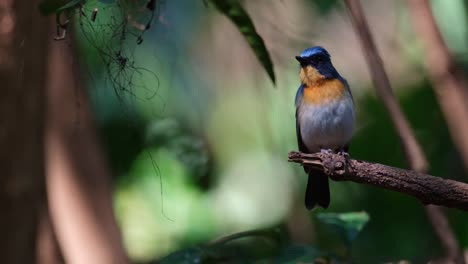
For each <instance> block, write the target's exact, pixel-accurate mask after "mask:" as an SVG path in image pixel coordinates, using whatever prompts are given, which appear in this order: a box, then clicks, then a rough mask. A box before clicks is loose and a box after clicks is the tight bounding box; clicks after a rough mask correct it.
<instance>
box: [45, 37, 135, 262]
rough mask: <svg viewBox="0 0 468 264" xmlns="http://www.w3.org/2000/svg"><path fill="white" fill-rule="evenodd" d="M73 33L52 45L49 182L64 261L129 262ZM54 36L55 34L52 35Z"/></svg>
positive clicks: (54, 225)
mask: <svg viewBox="0 0 468 264" xmlns="http://www.w3.org/2000/svg"><path fill="white" fill-rule="evenodd" d="M72 37H73V36H72V34H67V39H66V40H64V41H58V42H54V41H52V42H51V43H50V46H49V53H50V56H49V59H50V62H49V73H48V78H49V82H48V90H47V112H46V135H45V140H46V172H47V174H46V182H47V193H48V198H49V208H50V214H51V219H52V225H53V227H54V230H55V233H56V235H57V240H58V243H59V245H60V248H61V250H62V253H63V257H64V260H65V263H102V264H106V263H109V264H118V263H127V262H128V260H127V256H126V253H125V250H124V247H123V244H122V240H121V236H120V232H119V229H118V227H117V223H116V220H115V217H114V212H113V207H112V188H111V173H110V171H109V168H108V166H107V162H106V159H105V157H104V155H103V153H102V150H101V148H100V145H99V140H98V137H97V135H96V129H95V127H94V125H93V118H92V114H91V110H90V106H89V102H88V97H87V94H86V89H85V81H84V80H82V79H81V73H80V72H81V71H80V67H79V63H78V61H77V56H76V55H75V54H74V52H73V47H74V44H73V41H72V40H71V39H72ZM51 39H52V37H51Z"/></svg>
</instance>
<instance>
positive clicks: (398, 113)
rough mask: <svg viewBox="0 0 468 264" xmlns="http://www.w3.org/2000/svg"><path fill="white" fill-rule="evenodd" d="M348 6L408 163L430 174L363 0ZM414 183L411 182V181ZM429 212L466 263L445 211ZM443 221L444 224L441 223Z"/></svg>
mask: <svg viewBox="0 0 468 264" xmlns="http://www.w3.org/2000/svg"><path fill="white" fill-rule="evenodd" d="M345 3H346V6H347V7H348V10H349V13H350V17H351V21H352V22H353V25H354V28H355V29H356V31H357V33H358V36H359V39H360V40H361V44H362V48H363V51H364V54H365V57H366V60H367V64H368V67H369V69H370V71H371V75H372V79H373V81H374V83H375V86H376V89H377V94H378V95H379V96H380V97H381V99H382V101H383V103H384V106H385V108H386V109H387V111H388V113H389V115H390V118H391V120H392V122H393V124H394V126H395V128H396V131H397V132H398V135H399V138H400V141H401V143H402V147H403V151H404V153H405V155H406V160H407V162H408V164H409V166H410V168H411V169H412V170H415V171H418V172H421V173H425V172H427V171H428V162H427V159H426V157H425V155H424V153H423V151H422V149H421V146H420V145H419V144H418V142H417V141H416V137H415V136H414V133H413V131H412V130H411V127H410V125H409V123H408V121H407V119H406V118H405V116H404V115H403V111H402V110H401V108H400V106H399V104H398V102H397V100H396V98H395V95H394V94H393V92H392V88H391V86H390V81H389V79H388V76H387V74H386V72H385V69H384V66H383V63H382V60H381V58H380V56H379V54H378V52H377V48H376V46H375V43H374V40H373V38H372V35H371V33H370V29H369V26H368V24H367V21H366V18H365V16H364V12H363V11H362V7H361V4H360V2H359V0H345ZM410 180H411V179H410ZM426 213H427V215H428V217H429V219H430V221H431V224H432V225H433V228H434V232H435V233H436V235H437V236H438V237H439V239H440V241H441V243H442V244H443V247H444V248H445V249H446V253H447V256H448V257H449V258H450V259H451V260H452V261H454V262H455V263H464V261H463V258H462V257H461V250H460V248H459V246H458V244H457V241H456V238H455V235H454V234H453V230H452V229H451V228H450V226H449V225H448V224H446V225H445V224H444V223H448V220H447V217H446V216H445V214H444V212H443V211H442V209H441V208H434V207H426ZM441 219H443V220H444V221H443V222H440V221H439V220H441Z"/></svg>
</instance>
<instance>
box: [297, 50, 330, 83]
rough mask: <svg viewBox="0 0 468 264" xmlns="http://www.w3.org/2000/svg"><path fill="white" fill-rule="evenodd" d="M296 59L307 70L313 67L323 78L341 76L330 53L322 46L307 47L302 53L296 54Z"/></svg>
mask: <svg viewBox="0 0 468 264" xmlns="http://www.w3.org/2000/svg"><path fill="white" fill-rule="evenodd" d="M296 60H297V61H299V63H300V65H301V68H302V69H304V70H307V68H309V69H310V67H312V68H313V69H315V70H316V71H317V72H318V73H319V74H320V75H321V76H320V77H321V78H338V77H339V74H338V72H337V71H336V69H335V67H333V64H332V62H331V59H330V54H329V53H328V51H327V50H326V49H324V48H322V47H320V46H315V47H312V48H308V49H305V50H304V51H303V52H302V53H301V55H299V56H296ZM309 66H310V67H309ZM306 72H307V71H306Z"/></svg>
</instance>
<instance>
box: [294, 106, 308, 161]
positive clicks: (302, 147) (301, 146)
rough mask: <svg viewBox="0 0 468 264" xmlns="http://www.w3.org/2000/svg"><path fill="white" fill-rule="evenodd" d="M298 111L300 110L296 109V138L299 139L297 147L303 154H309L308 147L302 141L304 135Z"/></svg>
mask: <svg viewBox="0 0 468 264" xmlns="http://www.w3.org/2000/svg"><path fill="white" fill-rule="evenodd" d="M298 110H299V108H296V137H297V146H298V147H299V151H300V152H302V153H309V150H308V149H307V147H306V145H305V144H304V142H303V141H302V135H301V126H300V124H299V116H298Z"/></svg>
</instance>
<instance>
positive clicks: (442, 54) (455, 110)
mask: <svg viewBox="0 0 468 264" xmlns="http://www.w3.org/2000/svg"><path fill="white" fill-rule="evenodd" d="M408 7H409V11H410V14H411V18H412V20H413V24H414V28H415V32H416V34H418V35H419V38H420V39H421V40H422V43H423V45H424V48H425V51H426V53H425V57H426V58H425V59H426V65H427V70H428V72H429V75H430V77H431V79H432V81H433V83H434V91H435V93H436V95H437V100H438V102H439V105H440V108H441V109H442V113H443V114H444V117H445V120H446V121H447V126H448V128H449V132H450V136H451V137H452V140H453V142H454V146H455V148H457V149H458V152H459V153H460V155H461V157H462V159H463V163H464V165H465V171H467V172H468V137H467V136H466V135H468V106H467V105H466V101H467V100H468V95H467V89H466V88H467V87H468V84H467V83H466V80H465V79H464V77H463V75H462V74H461V73H460V70H459V68H458V67H457V65H456V63H455V61H454V59H453V57H452V55H451V54H450V51H449V49H448V47H447V45H446V44H445V42H444V39H443V38H442V35H441V33H440V31H439V29H438V27H437V24H436V21H435V19H434V16H433V14H432V11H431V7H430V3H429V2H428V1H426V0H411V1H408Z"/></svg>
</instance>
